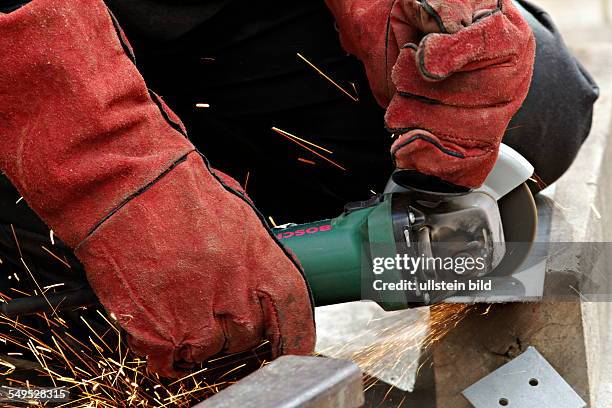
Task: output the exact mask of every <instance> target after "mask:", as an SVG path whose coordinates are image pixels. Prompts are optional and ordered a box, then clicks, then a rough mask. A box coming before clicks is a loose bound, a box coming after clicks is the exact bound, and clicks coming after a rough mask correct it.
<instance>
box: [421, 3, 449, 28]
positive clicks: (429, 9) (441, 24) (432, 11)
mask: <svg viewBox="0 0 612 408" xmlns="http://www.w3.org/2000/svg"><path fill="white" fill-rule="evenodd" d="M419 4H420V6H421V7H422V8H423V10H425V12H426V13H427V14H429V15H430V16H432V17H433V19H434V20H436V24H438V28H439V29H440V32H441V33H442V34H448V30H447V29H446V27H445V26H444V22H443V21H442V17H440V14H438V12H437V11H436V10H435V9H434V8H433V7H432V6H431V5H430V4H429V3H428V2H427V0H421V1H420V3H419Z"/></svg>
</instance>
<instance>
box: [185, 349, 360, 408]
mask: <svg viewBox="0 0 612 408" xmlns="http://www.w3.org/2000/svg"><path fill="white" fill-rule="evenodd" d="M363 404H364V396H363V385H362V375H361V371H360V370H359V368H358V367H357V366H356V365H355V364H354V363H352V362H350V361H345V360H336V359H330V358H323V357H312V356H308V357H304V356H284V357H280V358H278V359H276V360H275V361H273V362H272V363H270V364H269V365H267V366H265V367H263V368H261V369H259V370H257V371H256V372H255V373H253V374H251V375H249V376H248V377H246V378H244V379H243V380H241V381H239V382H238V383H236V384H234V385H232V386H230V387H229V388H227V389H225V390H223V391H222V392H220V393H219V394H217V395H215V396H213V397H211V398H209V399H207V400H206V401H204V402H201V403H199V404H197V405H196V406H195V407H194V408H235V407H241V408H251V407H252V408H358V407H361V406H363Z"/></svg>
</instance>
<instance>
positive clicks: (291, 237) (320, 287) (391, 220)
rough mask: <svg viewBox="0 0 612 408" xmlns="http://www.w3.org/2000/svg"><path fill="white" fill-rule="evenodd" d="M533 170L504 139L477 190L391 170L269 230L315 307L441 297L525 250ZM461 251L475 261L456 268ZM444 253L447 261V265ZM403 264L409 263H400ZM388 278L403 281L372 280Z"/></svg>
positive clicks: (79, 296) (70, 300)
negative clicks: (339, 204)
mask: <svg viewBox="0 0 612 408" xmlns="http://www.w3.org/2000/svg"><path fill="white" fill-rule="evenodd" d="M532 174H533V167H532V166H531V165H530V164H529V162H528V161H527V160H525V159H524V158H523V157H522V156H521V155H520V154H519V153H517V152H516V151H514V150H513V149H511V148H510V147H508V146H506V145H502V146H501V149H500V154H499V157H498V160H497V162H496V165H495V167H494V169H493V170H492V172H491V174H490V175H489V177H488V178H487V180H486V181H485V183H484V185H483V186H482V187H481V188H479V189H477V190H467V189H465V190H463V189H460V188H451V189H449V188H447V187H448V186H445V185H440V184H439V183H432V182H431V180H428V179H419V177H415V175H414V174H410V173H406V172H398V173H395V174H394V175H393V177H392V178H391V180H390V181H389V183H388V185H387V187H386V189H385V192H384V193H383V194H381V195H379V196H376V197H373V198H371V199H370V200H367V201H363V202H355V203H350V204H347V205H346V207H345V209H344V211H343V213H342V214H341V215H340V216H339V217H336V218H334V219H328V220H322V221H317V222H312V223H308V224H301V225H296V224H290V225H285V226H282V227H280V228H275V229H274V230H273V232H274V234H275V235H276V237H277V238H278V239H279V241H280V242H281V243H282V244H283V245H284V246H286V247H287V248H288V249H290V250H291V252H293V254H295V256H296V257H297V259H298V260H299V261H300V263H301V264H302V266H303V268H304V271H305V274H306V279H307V281H308V283H309V286H310V288H311V290H312V293H313V296H314V300H315V305H316V306H324V305H329V304H337V303H344V302H350V301H357V300H365V299H367V300H373V301H376V302H377V303H378V304H380V305H381V306H382V307H383V308H384V309H386V310H397V309H404V308H408V307H412V306H419V305H423V304H433V303H439V302H441V301H443V300H444V299H445V298H447V297H449V296H452V295H453V293H454V291H453V290H448V289H442V290H439V289H438V288H437V287H436V285H435V283H439V282H461V281H464V280H466V279H471V278H482V277H485V276H492V275H497V276H500V275H510V274H512V273H513V272H514V271H516V270H517V269H518V268H519V267H520V265H521V263H522V262H523V261H524V260H525V259H526V257H527V255H528V252H529V246H528V245H527V246H526V245H522V246H520V248H521V250H519V251H516V250H512V251H508V250H507V247H508V243H511V242H521V243H530V242H533V240H534V237H535V229H536V225H537V212H536V207H535V202H534V199H533V196H532V194H531V192H530V190H529V188H528V187H527V185H526V184H525V182H526V181H527V180H528V179H529V178H530V177H531V176H532ZM419 259H420V261H418V260H419ZM459 259H463V260H466V259H473V260H475V261H474V262H473V263H472V267H467V266H466V265H465V264H463V266H462V267H461V268H458V267H457V265H458V264H457V262H456V261H457V260H459ZM414 260H417V261H418V262H419V263H418V264H416V263H411V261H414ZM431 260H433V261H434V262H431V265H430V262H429V261H431ZM438 260H440V261H439V262H438ZM448 261H451V264H453V266H454V267H451V268H446V267H445V266H444V263H446V262H448ZM402 263H403V264H404V266H412V267H411V268H410V269H408V268H402V267H401V265H400V264H402ZM377 268H379V269H381V271H378V270H377ZM423 283H427V285H426V286H425V288H424V289H423V288H422V287H421V286H420V285H421V284H423ZM385 284H386V285H387V287H389V284H392V285H394V286H395V287H400V290H396V289H393V290H378V289H377V287H384V286H385ZM401 285H405V286H407V287H408V289H406V290H404V289H403V286H401ZM410 285H412V289H410ZM95 303H97V298H96V296H95V295H94V293H93V291H92V290H91V289H90V288H89V287H85V288H83V289H81V290H76V291H75V290H72V291H69V292H58V293H54V294H49V295H47V297H46V298H43V297H36V296H33V297H27V298H21V299H14V300H12V301H9V302H7V303H2V304H0V308H1V310H0V311H1V312H2V313H4V314H5V315H7V316H12V317H14V316H20V315H27V314H34V313H40V312H46V311H49V308H50V307H53V308H54V309H57V310H62V309H70V308H75V307H78V306H88V305H92V304H95Z"/></svg>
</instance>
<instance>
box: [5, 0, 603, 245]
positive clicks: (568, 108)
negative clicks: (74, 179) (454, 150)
mask: <svg viewBox="0 0 612 408" xmlns="http://www.w3.org/2000/svg"><path fill="white" fill-rule="evenodd" d="M1 1H2V0H0V2H1ZM4 1H6V0H4ZM107 2H108V5H109V6H110V8H111V9H112V10H113V12H114V14H115V15H116V16H117V17H118V19H119V21H120V22H121V23H122V25H123V26H124V29H125V31H126V33H127V35H128V38H130V40H131V42H132V45H133V46H134V49H135V51H136V57H137V64H138V66H139V68H140V69H141V71H142V73H143V76H144V77H145V79H146V80H147V82H148V84H149V86H150V87H151V88H152V89H154V90H156V91H158V92H159V93H160V94H161V95H162V96H163V97H164V98H165V99H166V101H167V102H168V104H169V105H170V106H171V107H172V108H173V109H174V110H175V111H176V112H177V114H178V115H179V116H180V117H181V118H182V119H183V121H184V122H185V124H186V125H187V128H188V130H189V135H190V138H191V140H192V142H193V143H194V144H195V145H196V146H197V147H198V148H199V149H200V150H201V151H202V152H203V153H204V154H205V155H206V156H207V157H208V159H209V160H210V161H211V163H212V165H213V166H214V167H217V168H219V169H221V170H223V171H225V172H227V173H228V174H230V175H232V176H233V177H235V178H236V179H237V180H239V181H240V182H242V183H244V182H245V180H246V179H247V175H248V180H249V181H248V185H247V192H248V193H249V195H250V196H251V197H252V198H253V199H254V201H255V203H256V204H257V206H258V207H259V208H260V209H261V210H262V211H263V212H264V213H265V214H266V215H271V216H273V217H274V218H275V219H276V220H277V221H278V222H289V221H294V222H297V221H304V220H312V219H316V218H321V217H328V216H334V215H337V214H338V213H339V212H340V211H341V209H342V207H343V205H344V203H346V202H347V201H354V200H359V199H363V198H366V197H367V196H368V195H370V194H371V193H370V190H374V191H376V192H380V191H381V190H382V189H383V187H384V185H385V183H386V181H387V178H388V177H389V175H390V173H391V171H392V164H391V160H390V155H389V147H390V144H391V138H390V136H389V134H388V133H387V132H386V131H385V129H384V122H383V114H384V111H383V109H381V108H380V107H379V106H378V105H377V104H376V102H375V101H374V99H373V97H372V95H371V93H370V92H369V88H368V84H367V80H366V78H365V75H364V70H363V67H362V66H361V63H360V62H359V61H357V60H356V59H355V58H353V57H352V56H349V55H347V54H346V53H345V52H344V51H343V50H342V48H341V47H340V44H339V41H338V33H337V32H336V30H335V27H334V21H333V18H332V17H331V14H330V13H329V12H328V10H327V9H326V7H325V4H324V2H323V1H322V0H320V1H303V2H285V1H279V0H269V1H266V2H260V3H258V4H257V5H252V4H253V3H246V4H245V2H243V1H232V0H216V1H207V2H202V1H196V0H192V1H186V0H183V1H181V2H176V1H172V2H171V1H170V0H165V1H162V0H107ZM8 3H10V4H11V5H12V6H14V4H15V0H13V1H9V2H8ZM8 3H7V4H8ZM0 4H1V3H0ZM521 4H522V5H523V7H524V8H523V11H524V14H525V15H526V16H527V18H528V20H529V22H530V25H531V26H532V28H533V30H534V33H535V36H536V38H537V45H538V49H537V56H536V66H535V73H534V80H533V84H532V87H531V91H530V93H529V96H528V98H527V100H526V101H525V103H524V106H523V108H522V109H521V110H520V111H519V112H518V113H517V115H516V116H515V118H514V119H513V121H512V122H511V124H510V126H509V128H508V132H507V134H506V137H505V139H504V141H505V142H506V143H507V144H509V145H510V146H512V147H514V148H515V149H516V150H518V151H519V152H520V153H522V154H523V155H524V156H525V157H526V158H527V159H529V160H530V161H531V162H532V163H533V164H534V165H535V168H536V173H537V175H538V176H539V177H540V178H541V179H542V181H543V183H544V184H550V183H552V182H554V181H555V180H556V179H557V178H558V177H560V176H561V175H562V174H563V172H564V171H565V170H566V169H567V168H568V166H569V165H570V164H571V162H572V160H573V159H574V157H575V155H576V153H577V151H578V149H579V147H580V146H581V144H582V142H583V141H584V139H585V138H586V136H587V134H588V132H589V129H590V124H591V116H592V105H593V102H594V101H595V99H596V98H597V87H596V85H595V84H594V83H593V81H592V80H591V79H590V77H589V76H588V74H587V73H586V72H585V71H584V69H583V68H582V67H581V66H580V64H579V63H578V62H577V61H576V60H575V59H574V58H573V57H572V56H571V54H570V53H569V51H568V50H567V48H566V47H565V45H564V44H563V41H562V39H561V38H560V35H559V33H558V32H557V30H556V28H555V27H554V25H553V24H552V22H551V21H550V19H549V17H548V15H547V14H546V13H544V12H543V11H542V10H540V9H538V8H537V7H535V6H533V5H531V4H528V3H526V2H521ZM298 52H299V53H301V54H302V55H304V56H305V57H306V58H308V59H309V60H310V61H312V62H313V63H314V64H316V65H317V66H318V67H320V68H321V69H322V70H323V71H324V72H325V73H326V74H327V75H329V76H331V77H332V78H334V79H335V80H336V81H337V82H338V83H339V84H340V85H341V86H343V87H344V88H345V89H347V90H349V91H351V92H352V91H353V85H352V84H354V86H355V88H356V89H357V91H358V93H359V97H360V101H359V102H358V103H355V102H353V101H351V100H350V99H349V98H348V97H346V95H343V94H342V93H341V92H339V91H338V90H337V89H336V88H335V87H334V86H332V85H331V84H330V83H329V82H328V81H326V80H324V79H323V78H322V77H321V76H320V75H319V74H317V73H316V72H315V71H314V70H313V69H312V68H311V67H309V66H308V65H306V64H305V63H304V62H303V61H302V60H300V59H299V58H298V57H297V56H296V53H298ZM196 103H208V104H210V105H211V107H210V108H207V109H197V108H195V104H196ZM272 126H276V127H278V128H280V129H283V130H286V131H288V132H291V133H293V134H295V135H297V136H300V137H303V138H305V139H308V140H310V141H312V142H315V143H317V144H320V145H322V146H324V147H326V148H328V149H331V150H333V151H334V155H333V156H332V157H333V159H334V160H335V161H337V162H338V163H339V164H341V165H342V166H344V167H345V168H346V169H347V170H346V171H342V170H340V169H338V168H337V167H334V166H333V165H330V164H329V163H327V162H325V161H323V160H321V159H319V158H318V157H316V156H314V155H313V154H311V153H310V152H308V151H306V150H305V149H303V148H302V147H299V146H297V145H295V144H293V143H291V142H289V141H288V140H286V139H285V138H283V137H281V136H279V135H277V134H276V133H274V132H273V131H271V127H272ZM298 159H306V160H311V161H314V162H316V164H315V165H312V164H309V163H308V162H305V161H300V160H298ZM0 186H1V187H0V223H5V224H8V223H12V224H15V225H17V226H18V227H20V228H22V229H24V230H28V231H34V232H38V233H40V234H42V236H47V234H48V231H47V229H46V227H45V226H44V225H43V224H42V223H41V222H40V221H39V220H38V218H37V217H36V216H35V215H34V214H33V213H32V212H31V211H30V210H29V209H28V208H27V205H26V203H25V202H23V201H21V202H20V203H19V204H17V205H15V202H16V200H17V199H18V198H19V194H18V193H17V192H15V191H14V189H12V187H11V186H10V183H9V182H8V181H7V180H5V179H2V180H1V181H0Z"/></svg>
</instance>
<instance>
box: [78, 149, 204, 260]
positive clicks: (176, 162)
mask: <svg viewBox="0 0 612 408" xmlns="http://www.w3.org/2000/svg"><path fill="white" fill-rule="evenodd" d="M193 152H194V150H190V151H189V152H187V153H185V154H183V155H182V156H181V157H179V158H178V159H176V160H174V161H173V162H172V163H171V164H170V166H169V167H168V168H166V169H165V170H164V171H163V172H162V173H160V174H159V175H158V176H157V177H155V178H154V179H153V180H151V181H150V182H149V183H147V184H145V185H144V186H142V187H141V188H139V189H138V190H136V191H134V192H133V193H132V194H130V195H129V196H127V197H126V198H125V199H124V200H123V201H121V202H120V203H119V204H118V205H117V206H116V207H115V208H113V209H112V210H111V211H110V212H109V213H108V214H106V215H105V216H104V217H103V218H102V219H100V221H98V222H97V223H96V224H95V225H94V226H93V227H92V228H91V229H90V230H89V232H88V233H87V235H85V238H83V240H82V241H81V242H80V243H79V244H78V245H76V247H75V248H74V250H75V251H76V250H77V249H78V248H79V247H80V246H81V244H83V242H85V241H86V240H87V238H89V237H90V236H92V235H93V234H94V233H95V232H96V231H97V230H98V229H99V228H100V227H101V226H102V224H104V223H105V222H106V221H107V220H109V219H110V218H111V217H112V216H113V215H115V214H117V212H119V211H120V210H121V209H122V208H123V207H125V206H126V205H127V204H128V203H129V202H130V201H132V200H133V199H135V198H136V197H138V196H140V195H141V194H143V193H145V192H146V191H147V190H149V189H150V188H151V187H152V186H154V185H155V184H156V183H157V182H158V181H160V180H161V179H162V178H163V177H164V176H166V175H167V174H168V173H170V172H171V171H172V170H174V169H175V168H176V166H178V165H179V164H181V163H183V162H184V161H186V160H187V157H188V156H189V155H190V154H191V153H193Z"/></svg>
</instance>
